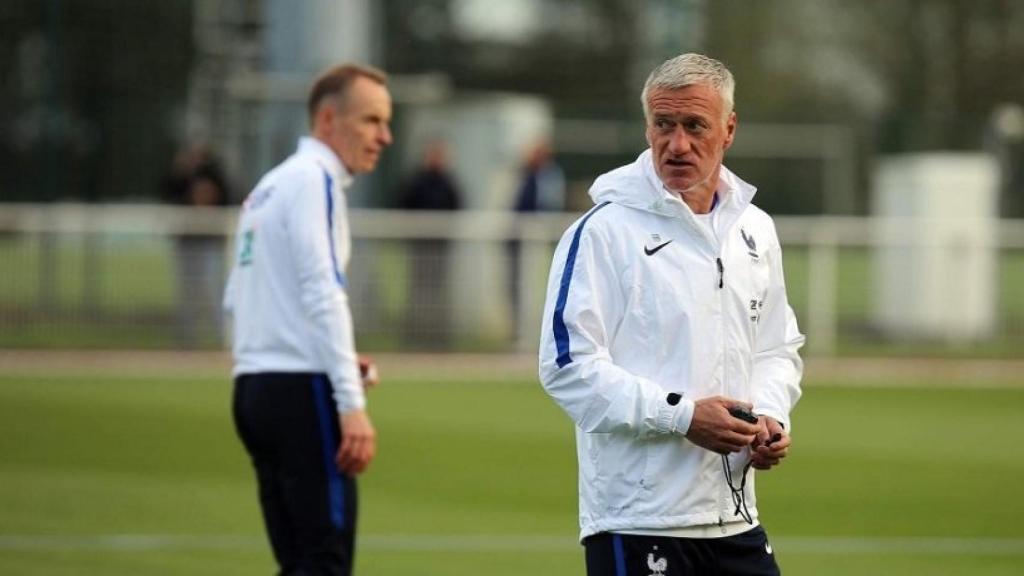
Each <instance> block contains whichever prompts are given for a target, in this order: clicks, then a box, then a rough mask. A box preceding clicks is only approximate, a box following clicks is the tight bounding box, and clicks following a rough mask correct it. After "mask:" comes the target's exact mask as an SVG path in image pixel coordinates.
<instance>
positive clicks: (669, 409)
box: [658, 397, 694, 436]
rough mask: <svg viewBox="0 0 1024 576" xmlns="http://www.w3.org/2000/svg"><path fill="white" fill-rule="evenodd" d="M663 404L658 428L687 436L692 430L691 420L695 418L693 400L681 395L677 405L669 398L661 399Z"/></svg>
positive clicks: (659, 412) (659, 414)
mask: <svg viewBox="0 0 1024 576" xmlns="http://www.w3.org/2000/svg"><path fill="white" fill-rule="evenodd" d="M661 402H662V404H661V407H660V409H659V410H658V429H660V430H662V431H664V432H667V433H669V434H679V435H681V436H685V435H686V433H687V432H689V431H690V422H691V421H692V420H693V409H694V404H693V400H688V399H686V398H682V397H679V399H678V401H677V402H676V404H675V405H673V404H670V403H669V402H670V401H669V400H668V399H667V398H666V399H663V400H661Z"/></svg>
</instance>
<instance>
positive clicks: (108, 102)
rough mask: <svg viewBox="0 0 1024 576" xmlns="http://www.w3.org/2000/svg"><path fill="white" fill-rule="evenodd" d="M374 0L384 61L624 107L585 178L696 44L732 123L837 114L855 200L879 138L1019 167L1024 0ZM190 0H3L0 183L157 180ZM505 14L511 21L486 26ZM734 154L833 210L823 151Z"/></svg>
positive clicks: (75, 192) (589, 105) (394, 68)
mask: <svg viewBox="0 0 1024 576" xmlns="http://www.w3.org/2000/svg"><path fill="white" fill-rule="evenodd" d="M204 1H207V0H204ZM221 3H222V4H223V5H224V6H225V7H227V8H229V7H230V5H231V4H232V3H231V2H221ZM258 3H259V2H258V1H257V0H253V1H252V2H248V4H258ZM235 4H238V5H242V4H245V3H235ZM373 6H374V10H375V11H376V13H377V15H378V19H379V29H380V30H381V32H382V33H381V37H380V38H379V39H378V42H379V50H380V53H381V62H379V63H380V64H381V65H382V66H383V67H384V68H385V69H387V70H388V71H389V72H391V73H394V74H420V73H428V72H440V73H442V74H444V75H445V76H447V77H448V78H449V79H450V81H451V84H452V86H453V87H454V88H455V90H457V91H470V92H471V91H477V90H481V91H482V90H486V91H509V92H519V93H523V92H525V93H530V94H536V95H538V96H543V97H545V98H547V99H548V100H549V101H550V102H551V103H552V107H553V110H554V113H555V115H556V117H557V118H559V119H572V120H580V119H583V120H593V119H596V120H601V121H618V122H622V123H624V124H623V125H624V126H626V127H627V129H626V130H623V131H620V132H619V134H620V139H621V140H622V142H620V143H618V150H619V152H605V153H590V154H579V153H571V152H567V153H561V154H559V160H560V161H562V162H563V164H564V165H565V168H566V170H567V173H568V176H569V178H570V180H574V181H578V182H586V181H588V180H591V179H593V177H594V176H595V175H596V174H597V173H599V172H601V171H604V170H607V169H609V168H611V167H614V166H616V165H618V164H622V163H624V162H628V161H630V160H632V159H633V158H634V157H635V156H636V153H637V152H639V150H640V149H641V148H642V147H643V146H644V142H643V127H642V124H641V122H642V118H641V109H640V104H639V92H640V88H641V85H642V82H643V79H644V77H645V75H646V73H647V71H649V70H650V68H651V67H652V66H653V65H655V64H657V63H658V62H660V61H661V60H663V59H664V58H667V57H670V56H673V55H675V54H678V53H680V52H684V51H691V50H698V51H703V52H706V53H708V54H710V55H712V56H715V57H717V58H719V59H721V60H722V61H724V62H725V63H726V64H727V65H729V67H730V68H731V69H732V70H733V72H734V73H735V74H736V77H737V80H738V90H737V111H738V113H739V115H740V119H741V124H740V134H739V138H743V137H744V135H743V126H744V125H750V124H752V123H770V124H829V125H838V126H842V127H844V128H845V129H846V130H847V131H848V132H849V133H850V134H851V135H852V141H853V142H854V143H855V146H854V147H853V152H852V156H853V162H854V163H855V165H856V170H855V172H854V175H855V177H856V180H857V182H856V183H855V185H854V186H853V188H852V189H853V190H854V194H855V196H856V197H855V198H854V199H853V201H852V202H850V203H847V204H845V205H844V206H845V209H848V210H849V211H853V212H864V211H865V210H866V209H867V206H866V200H865V198H866V197H867V196H868V189H869V186H870V167H871V161H872V158H874V157H875V156H876V155H878V154H892V153H902V152H913V151H925V150H981V149H988V150H992V151H994V152H998V153H1000V154H1001V155H1002V157H1004V158H1007V159H1008V161H1007V164H1008V165H1010V166H1020V165H1021V164H1024V160H1022V158H1021V157H1022V155H1024V152H1022V151H1021V143H1020V142H1019V140H1018V141H1016V142H1013V141H1010V140H1009V139H1007V138H1005V137H1003V138H1000V137H998V136H999V134H997V133H995V132H994V131H993V129H992V117H993V114H994V113H995V112H996V110H997V109H1000V107H1004V108H1005V105H1007V104H1010V105H1016V106H1018V107H1019V106H1021V105H1022V104H1024V75H1022V74H1021V70H1024V34H1022V33H1021V31H1022V30H1024V2H1020V1H1017V0H885V1H883V0H863V1H858V2H848V1H843V0H766V1H756V2H755V1H749V0H716V1H714V2H710V1H706V0H591V1H583V0H508V1H507V2H486V1H481V0H475V1H474V0H380V2H378V3H375V4H373ZM194 8H195V5H194V4H193V2H192V1H189V0H175V1H169V2H158V1H149V2H143V1H139V0H5V1H4V2H3V3H2V5H0V38H2V39H0V75H2V77H3V82H2V89H0V125H2V135H3V137H2V140H0V199H2V200H52V199H56V198H69V197H73V198H81V199H89V200H92V199H100V198H119V197H145V196H151V197H152V196H155V194H156V190H155V185H154V183H155V182H156V181H157V180H158V178H159V174H160V172H161V170H163V169H164V167H165V166H166V163H167V161H168V159H169V158H170V157H171V156H172V154H173V143H174V140H175V136H177V135H176V134H175V133H174V131H175V129H176V126H178V125H179V124H180V115H181V114H182V113H183V108H184V107H185V100H186V95H187V93H188V89H189V82H190V73H191V72H190V71H192V70H193V69H194V68H195V65H196V62H195V57H196V56H195V50H194V44H193V40H192V38H193V31H192V29H191V28H192V26H193V11H194ZM227 8H225V9H227ZM524 12H529V13H530V14H532V15H533V16H532V18H525V17H522V13H524ZM474 18H475V20H474V21H473V22H469V23H467V19H468V20H473V19H474ZM502 19H505V20H506V23H509V24H508V25H507V26H502V25H495V23H496V22H498V21H500V20H502ZM474 23H475V24H476V26H473V25H469V24H474ZM481 23H483V24H484V25H482V26H481V25H480V24H481ZM499 24H500V22H499ZM631 125H635V126H636V128H635V130H632V129H631V128H629V127H630V126H631ZM1003 136H1005V135H1003ZM996 148H999V150H996ZM613 149H614V147H613ZM556 152H557V151H556ZM1015 160H1016V161H1015ZM728 161H729V163H730V165H731V166H732V165H736V166H738V167H739V168H740V169H739V170H738V171H739V172H740V174H741V175H742V176H744V177H746V178H748V179H750V180H751V181H752V182H754V183H755V184H757V185H758V186H759V187H760V188H761V189H762V190H763V191H765V193H764V194H762V195H761V196H760V197H759V203H761V204H762V205H763V206H764V207H765V208H767V209H769V210H771V211H773V212H777V213H814V212H820V211H822V210H824V209H825V207H824V206H823V204H822V201H821V194H822V192H821V190H822V187H823V182H824V181H825V178H824V176H823V174H822V170H823V168H822V165H821V164H822V163H821V162H820V161H818V160H816V159H814V158H808V159H791V160H786V161H785V162H784V163H781V164H780V163H779V162H774V161H772V160H771V159H763V160H757V159H748V158H735V159H733V158H730V159H729V160H728ZM1020 172H1021V170H1020V169H1018V170H1017V174H1016V176H1014V178H1016V183H1011V185H1009V190H1010V192H1011V194H1013V195H1014V197H1015V198H1017V201H1016V202H1008V203H1007V204H1006V206H1007V209H1006V211H1005V213H1006V214H1007V215H1016V216H1024V201H1020V199H1019V198H1020V196H1022V195H1024V191H1022V190H1021V187H1022V184H1021V181H1022V180H1024V177H1022V176H1021V175H1020Z"/></svg>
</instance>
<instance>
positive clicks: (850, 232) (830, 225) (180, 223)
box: [0, 204, 1024, 355]
mask: <svg viewBox="0 0 1024 576" xmlns="http://www.w3.org/2000/svg"><path fill="white" fill-rule="evenodd" d="M237 214H238V208H237V207H228V208H198V209H197V208H187V207H178V206H166V205H156V204H0V234H24V235H38V234H54V235H61V234H146V235H155V236H168V237H170V236H181V235H224V236H225V237H228V238H230V236H231V235H232V234H233V231H234V228H235V223H236V218H237ZM578 216H579V215H578V214H525V215H524V214H517V213H513V212H507V211H461V212H407V211H398V210H379V209H358V208H353V209H351V210H350V211H349V219H350V222H351V225H352V236H353V239H354V240H416V239H445V240H451V241H455V242H459V241H463V242H465V241H477V242H496V243H503V242H506V241H511V240H517V241H519V242H520V246H521V250H522V254H523V256H522V258H521V259H520V262H519V266H521V267H522V268H524V269H525V268H531V269H536V267H537V266H545V265H546V262H547V261H549V260H550V257H551V250H552V247H553V245H554V243H555V242H557V240H558V239H559V237H560V236H561V234H562V233H563V232H564V231H565V229H566V228H567V227H568V226H569V225H570V224H571V223H572V222H573V221H574V220H575V219H576V218H577V217H578ZM775 223H776V227H777V229H778V232H779V237H780V239H781V241H782V243H783V244H784V245H787V246H803V247H806V248H807V249H808V265H809V273H808V276H807V282H808V286H807V294H808V301H807V307H806V311H805V315H806V316H805V317H804V318H802V319H801V320H802V326H803V328H804V330H805V331H806V333H807V335H808V342H809V347H810V349H811V350H812V351H814V352H815V353H818V354H823V355H828V354H831V353H833V352H834V349H835V343H836V335H837V294H838V290H837V282H838V277H839V274H838V270H839V251H840V250H841V249H843V248H850V247H858V248H872V247H878V246H893V245H899V246H908V245H911V246H912V245H925V244H928V243H930V242H933V240H932V239H931V238H930V237H928V236H922V235H920V234H918V233H916V232H915V230H920V224H921V223H922V221H921V220H906V219H885V218H874V217H853V216H800V217H796V216H780V217H776V218H775ZM910 224H916V225H917V227H915V226H912V225H910ZM971 241H972V242H974V243H975V244H977V243H978V242H981V243H983V244H985V245H990V246H992V247H995V248H999V249H1024V220H999V221H998V223H997V225H996V226H994V227H993V228H992V229H991V230H989V231H987V233H986V234H982V235H980V236H978V237H976V238H973V239H972V240H971ZM2 266H5V263H3V262H0V267H2ZM0 273H5V271H4V270H3V268H0ZM519 277H520V278H521V279H522V284H521V286H520V288H521V289H520V294H521V298H522V302H521V304H522V306H521V307H520V308H521V310H523V311H524V317H523V318H521V319H519V320H518V321H519V322H521V323H522V325H523V326H534V325H535V324H536V323H537V322H538V320H539V314H540V310H539V308H540V306H541V305H542V303H543V286H540V287H538V286H536V285H535V283H534V282H532V281H530V280H526V279H527V278H529V275H528V274H525V273H521V274H520V275H519ZM520 333H523V332H522V331H520ZM532 344H533V342H532V341H527V342H525V343H523V346H524V347H525V348H529V347H530V346H531V345H532Z"/></svg>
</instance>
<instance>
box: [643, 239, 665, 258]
mask: <svg viewBox="0 0 1024 576" xmlns="http://www.w3.org/2000/svg"><path fill="white" fill-rule="evenodd" d="M671 243H672V241H671V240H669V241H668V242H664V243H662V244H658V245H657V246H655V247H654V248H648V247H647V246H644V254H647V255H648V256H654V253H655V252H657V251H658V250H661V249H662V248H664V247H665V246H668V245H669V244H671Z"/></svg>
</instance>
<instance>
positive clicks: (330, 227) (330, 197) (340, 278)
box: [324, 170, 345, 288]
mask: <svg viewBox="0 0 1024 576" xmlns="http://www.w3.org/2000/svg"><path fill="white" fill-rule="evenodd" d="M324 185H325V186H326V188H327V242H328V244H330V247H331V264H332V265H333V267H334V279H335V280H336V281H337V282H338V286H341V287H342V288H344V287H345V275H344V274H342V273H341V270H339V269H338V257H337V256H336V255H335V254H334V194H332V193H331V190H332V189H333V188H334V179H333V178H331V175H330V174H328V173H327V171H326V170H324Z"/></svg>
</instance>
